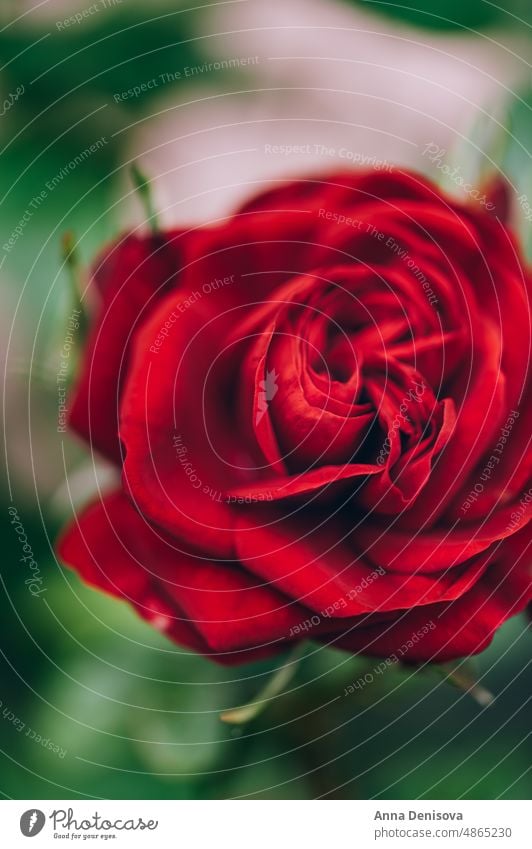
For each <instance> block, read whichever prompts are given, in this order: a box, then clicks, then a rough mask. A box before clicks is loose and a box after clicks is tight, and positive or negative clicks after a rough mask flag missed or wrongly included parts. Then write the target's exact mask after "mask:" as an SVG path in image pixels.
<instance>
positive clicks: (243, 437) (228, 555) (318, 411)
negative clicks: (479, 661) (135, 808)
mask: <svg viewBox="0 0 532 849" xmlns="http://www.w3.org/2000/svg"><path fill="white" fill-rule="evenodd" d="M503 201H504V198H502V199H501V198H499V200H498V201H497V204H495V205H494V209H493V210H492V211H491V212H488V211H487V210H486V209H485V208H483V207H481V206H480V205H475V204H474V203H472V204H469V205H463V204H459V203H457V202H456V201H455V200H452V199H450V198H448V197H445V196H444V195H443V194H442V193H441V192H440V190H439V189H438V188H437V187H436V186H434V185H432V184H431V183H429V182H428V181H427V180H425V179H424V178H422V177H420V176H418V175H416V174H413V173H406V172H402V171H399V170H395V171H393V172H392V173H382V172H381V173H379V172H349V173H343V174H331V175H327V176H324V177H322V178H316V177H314V178H309V179H301V180H298V181H294V182H286V181H279V182H278V184H276V185H274V186H273V187H272V188H271V189H269V190H268V191H266V192H263V193H262V194H260V195H258V196H257V197H255V198H253V199H252V200H250V201H249V202H248V203H247V204H245V205H244V206H242V207H241V208H240V209H238V210H237V211H236V212H235V213H234V214H233V215H232V216H230V217H229V218H228V219H226V220H224V221H222V222H220V223H219V224H218V225H216V226H215V227H208V228H207V227H205V228H201V227H200V228H196V229H191V230H181V231H169V232H163V233H161V234H159V235H152V236H149V237H142V236H137V235H128V236H126V237H124V238H123V239H122V240H120V241H119V242H117V243H116V244H114V245H112V246H111V247H109V248H107V250H106V251H105V253H104V254H103V255H102V257H101V258H100V260H99V261H98V263H97V264H96V267H95V270H94V274H93V284H94V287H95V290H96V291H97V294H98V298H99V304H98V309H97V314H96V315H95V320H94V325H93V328H92V333H91V336H90V338H89V341H88V344H87V350H86V355H85V358H84V362H83V366H82V370H81V373H80V375H79V378H78V382H77V387H76V391H75V394H74V397H73V399H72V404H71V410H72V412H71V424H72V426H73V428H74V429H75V430H76V431H77V432H78V433H79V434H80V435H81V436H83V437H84V438H85V439H86V440H87V442H88V443H89V445H90V446H91V448H93V449H94V450H96V451H99V452H101V453H103V454H104V455H106V456H107V457H109V458H110V459H112V460H113V462H115V463H116V464H118V465H119V466H120V468H121V470H122V486H121V488H120V489H119V490H118V491H117V492H115V493H113V494H111V495H109V496H107V497H106V498H104V499H102V500H100V501H98V502H96V503H93V504H91V505H90V506H88V507H87V508H86V509H85V511H84V512H83V513H82V514H81V515H80V516H77V517H75V518H74V520H73V521H72V523H71V525H70V526H69V527H68V528H67V529H66V530H65V531H64V533H63V535H62V537H61V539H60V541H59V543H58V552H59V556H60V557H61V559H62V560H63V561H64V562H65V563H67V564H68V565H69V566H71V567H72V568H74V569H75V570H77V572H78V573H79V574H80V575H81V577H82V578H83V579H84V580H86V581H87V582H88V583H90V584H91V585H93V586H95V587H98V588H100V589H102V590H104V591H105V592H108V593H111V594H112V595H114V596H117V597H118V598H122V599H124V600H126V601H128V602H129V603H130V604H131V605H133V607H134V608H135V609H136V610H137V611H138V613H139V615H140V616H142V617H143V618H144V619H146V620H147V621H148V622H150V623H151V624H152V625H153V626H154V627H155V628H158V629H159V630H161V631H163V632H164V633H166V634H167V635H168V636H169V637H170V638H171V639H173V640H174V641H175V642H176V643H178V644H180V645H183V646H184V647H186V648H189V649H192V650H195V651H198V652H201V653H203V654H205V655H208V656H210V657H213V658H215V659H217V660H218V661H220V662H223V663H243V662H247V661H248V660H249V661H250V660H253V659H256V658H260V657H262V656H264V655H268V654H271V653H274V652H278V651H280V650H282V649H284V648H286V647H287V646H288V645H289V644H290V643H292V642H294V641H300V640H303V639H315V640H318V641H321V642H323V643H326V644H332V645H335V646H337V647H341V648H344V649H346V650H347V651H351V652H354V653H365V654H372V655H377V656H390V655H394V654H398V656H399V655H400V656H401V657H403V658H405V659H407V660H410V661H412V662H421V661H429V662H430V661H434V662H441V661H443V660H449V659H452V658H456V657H460V656H464V655H469V654H474V653H476V652H480V651H482V650H483V649H484V648H485V647H486V645H487V644H488V643H489V641H490V640H491V638H492V637H493V634H494V633H495V631H496V630H497V628H498V627H499V626H500V625H501V624H502V623H503V622H504V621H505V620H506V619H507V618H508V617H510V616H512V615H515V614H517V613H519V612H520V611H521V610H523V609H524V608H525V607H526V606H527V605H528V604H529V603H530V600H531V599H532V569H531V560H532V558H531V555H530V543H531V542H532V524H531V522H530V520H531V519H532V451H531V445H530V438H531V433H532V396H531V386H532V378H531V374H530V345H531V339H532V334H531V311H530V296H531V291H532V287H531V276H530V269H529V268H528V267H527V265H526V263H525V261H524V260H523V259H522V257H521V255H520V252H519V248H518V246H517V245H516V243H515V241H514V238H513V236H512V234H511V232H510V231H509V230H508V229H507V227H506V224H505V223H504V219H505V217H506V216H505V215H503V212H504V211H505V203H504V202H503ZM499 211H500V214H499ZM405 646H406V647H407V649H406V650H405Z"/></svg>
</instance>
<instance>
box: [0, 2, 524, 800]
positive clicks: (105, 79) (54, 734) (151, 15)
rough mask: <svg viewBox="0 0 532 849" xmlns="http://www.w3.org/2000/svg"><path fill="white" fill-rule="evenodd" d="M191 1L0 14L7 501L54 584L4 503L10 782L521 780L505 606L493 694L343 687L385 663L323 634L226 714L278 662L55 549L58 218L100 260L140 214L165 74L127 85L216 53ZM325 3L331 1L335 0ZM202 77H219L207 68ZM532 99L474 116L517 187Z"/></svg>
mask: <svg viewBox="0 0 532 849" xmlns="http://www.w3.org/2000/svg"><path fill="white" fill-rule="evenodd" d="M87 5H88V4H87ZM192 5H193V4H190V3H189V4H185V3H178V4H176V3H168V4H165V3H159V4H155V5H154V6H153V7H150V9H149V12H148V11H147V9H146V4H144V3H134V2H129V3H128V2H126V0H124V2H123V3H121V4H117V5H116V8H109V9H108V10H106V12H105V14H103V13H102V14H98V15H94V16H93V19H91V20H90V21H88V20H87V21H85V22H84V23H82V24H79V25H75V26H71V27H70V28H69V29H68V30H67V31H59V30H58V29H57V27H56V25H55V23H56V21H58V20H61V19H64V18H66V17H67V16H68V15H69V14H72V13H73V12H75V11H76V9H77V8H83V5H82V4H75V3H74V4H73V3H67V4H57V5H56V6H54V4H53V3H49V4H48V5H47V6H46V8H45V9H41V10H40V11H39V12H37V11H32V10H31V5H30V4H28V5H27V6H24V4H21V3H19V2H17V3H16V4H12V7H11V4H9V3H6V4H4V5H3V6H2V12H1V13H0V15H1V18H0V84H1V86H2V92H3V97H4V98H6V100H5V101H4V107H3V108H4V112H3V115H2V117H1V121H0V133H1V139H0V143H1V153H0V156H1V164H2V167H1V168H0V192H1V202H0V215H1V222H2V234H3V241H4V240H6V239H7V238H9V235H10V234H11V233H12V231H13V229H14V227H15V226H16V225H17V223H18V222H19V221H20V220H21V219H22V218H23V216H24V215H25V213H26V212H27V210H28V209H31V216H30V220H29V221H28V222H27V223H26V224H25V225H24V228H23V235H22V236H21V237H20V239H19V240H18V241H17V243H16V245H15V247H14V248H13V250H11V251H9V252H8V253H5V252H3V253H2V257H3V259H2V265H1V266H0V269H1V278H0V286H1V288H0V297H1V304H2V315H1V317H0V322H1V323H0V326H1V328H2V357H3V363H4V364H5V382H4V399H5V404H4V427H5V434H6V440H5V448H6V453H7V460H6V459H4V461H3V462H2V466H3V473H4V476H5V485H4V487H3V492H2V499H3V507H2V512H3V514H4V517H5V518H7V508H8V506H9V504H10V503H14V504H15V506H16V508H17V510H18V512H19V514H20V517H21V521H22V523H23V525H24V529H25V532H26V534H27V536H28V539H29V541H30V543H31V546H32V549H33V552H34V556H35V559H36V561H37V562H38V564H39V567H40V569H41V572H42V575H43V580H44V586H45V588H46V591H45V592H44V593H43V594H42V595H41V596H40V597H35V598H34V597H32V596H31V594H30V593H29V592H28V589H27V586H25V585H24V582H23V579H22V576H21V574H22V573H21V570H22V567H21V564H20V560H19V558H20V554H21V552H20V547H19V543H18V541H17V539H16V536H15V534H14V532H13V529H12V528H11V527H10V526H9V524H8V522H6V528H5V531H4V532H3V535H2V587H1V605H2V615H1V621H2V627H1V637H0V640H1V658H0V663H1V675H0V681H1V685H0V700H1V703H2V704H1V707H0V750H1V757H2V770H1V776H2V778H1V780H0V791H1V792H2V794H3V795H4V796H5V797H13V798H26V799H39V798H42V799H46V798H86V797H102V798H139V799H142V798H154V799H166V798H169V799H174V798H176V799H181V798H183V799H188V798H229V797H235V796H243V795H245V796H251V797H254V798H294V799H305V798H315V797H317V796H322V795H323V796H330V797H333V798H371V797H374V796H375V797H379V798H399V799H408V798H415V797H420V798H429V799H430V798H444V799H445V798H449V799H453V798H462V797H463V798H473V799H474V798H493V797H496V796H499V795H501V796H502V798H519V799H522V798H529V797H530V793H531V791H532V778H531V775H530V762H531V759H530V753H531V747H530V738H529V735H530V730H531V726H530V708H529V697H530V692H531V682H532V673H531V670H530V668H529V658H530V648H531V641H530V635H529V634H528V633H527V631H526V627H525V622H524V619H522V618H519V619H516V620H513V621H511V622H509V623H507V625H506V626H505V627H504V628H503V629H502V630H501V632H500V633H499V634H498V635H497V637H496V639H495V641H494V643H493V645H492V646H491V648H490V649H489V650H488V652H486V653H485V654H484V655H483V656H482V657H481V658H480V660H479V670H480V674H481V676H482V683H483V685H484V686H486V687H487V688H488V689H489V690H490V691H492V692H493V693H494V694H495V695H496V699H495V702H494V703H493V704H492V705H491V706H490V707H489V708H482V707H480V706H479V705H478V704H477V703H476V702H475V701H474V700H473V699H472V698H471V697H470V696H469V695H465V694H463V693H462V692H460V691H459V690H456V689H454V688H453V687H451V686H449V684H448V683H447V682H446V681H444V680H442V678H441V677H440V676H439V675H438V674H437V672H436V671H434V670H429V671H421V672H418V673H417V674H414V671H413V670H397V669H394V670H391V671H390V672H389V673H387V674H386V675H383V676H378V678H377V679H376V681H375V683H374V684H373V685H372V686H370V687H367V688H365V689H364V690H363V691H362V692H359V693H358V694H356V695H351V696H346V697H344V696H343V690H344V687H346V686H347V685H348V684H349V683H350V682H352V681H354V680H356V679H357V678H358V677H359V676H360V675H361V674H364V672H365V671H366V670H371V669H373V668H374V666H375V662H374V661H371V660H364V659H362V658H352V657H349V656H347V655H345V654H343V653H340V652H336V651H333V650H325V649H320V650H319V651H315V652H311V654H310V655H309V656H308V657H307V658H305V659H304V660H303V662H302V663H301V665H300V668H299V669H298V672H297V674H296V676H295V678H294V679H293V681H292V682H291V684H290V685H289V688H288V692H287V693H286V694H285V695H282V696H280V697H279V698H278V699H276V700H275V703H274V704H273V705H272V706H271V708H270V709H269V710H267V711H265V712H264V713H263V714H262V715H261V716H259V717H257V719H256V720H254V721H253V722H251V723H250V724H249V725H248V726H246V727H245V728H242V729H236V730H234V729H231V728H230V727H228V726H226V725H224V724H223V723H221V722H220V720H219V713H220V711H222V710H224V709H227V708H229V707H232V706H234V705H238V704H241V703H242V702H243V701H245V700H246V699H249V698H251V697H253V696H254V695H255V693H256V692H257V691H258V690H259V689H260V687H261V686H262V685H263V684H264V683H265V682H266V680H267V679H268V676H269V674H270V671H271V669H272V664H269V663H262V664H257V665H255V666H253V667H251V668H250V667H245V668H244V669H229V670H228V669H225V668H221V667H218V666H216V665H213V664H211V663H209V662H207V661H206V660H203V659H201V658H197V657H195V656H191V655H188V654H186V653H184V652H182V651H180V650H179V649H178V648H177V647H174V646H173V645H171V644H170V643H168V642H167V641H166V640H165V639H164V638H163V637H161V636H160V635H159V634H157V633H155V632H154V631H153V630H151V629H150V628H148V627H147V626H145V625H144V624H143V623H142V622H140V621H139V620H138V619H137V618H136V617H135V616H134V615H133V613H132V612H130V611H129V609H128V608H127V607H126V606H125V605H123V604H120V603H118V602H116V601H113V600H111V599H108V598H106V597H104V596H102V595H100V594H98V593H96V592H93V591H92V590H90V589H88V588H86V587H85V586H83V585H82V584H81V583H80V581H79V580H78V579H77V577H76V576H75V575H72V574H70V573H68V572H66V571H65V570H63V569H62V568H61V567H60V566H59V565H58V564H57V562H56V560H55V558H54V556H53V551H52V545H53V540H54V538H55V536H56V533H57V531H58V529H59V527H60V525H61V524H62V522H63V520H64V517H65V516H66V515H68V512H69V510H68V499H67V496H66V494H65V491H64V484H63V480H64V475H65V470H67V471H68V472H69V474H72V475H73V480H78V481H79V483H78V487H79V489H80V490H81V496H83V495H84V492H83V490H84V486H85V481H86V480H88V479H90V474H89V475H88V477H87V473H86V464H87V460H86V453H85V451H84V449H83V448H82V447H81V446H79V445H78V444H76V443H75V441H74V440H73V439H67V440H66V441H65V442H64V445H63V444H62V440H61V438H60V436H59V435H58V434H57V432H56V420H55V419H56V412H55V410H56V387H55V383H54V381H55V374H54V365H53V364H54V362H56V358H57V351H58V345H59V344H60V340H61V338H62V337H63V336H64V327H65V323H66V320H67V318H68V313H69V309H70V294H69V289H68V282H67V276H66V274H65V273H64V270H62V269H61V263H62V260H61V253H60V237H61V234H62V233H63V232H64V231H65V230H73V231H74V232H75V233H76V234H77V235H78V236H79V239H80V249H81V255H82V257H83V259H84V261H88V260H89V258H90V257H92V256H93V254H94V252H95V251H96V250H97V249H98V248H99V247H100V246H101V245H102V244H103V243H104V242H105V241H106V240H108V239H109V238H111V237H113V236H114V235H116V233H117V232H119V230H120V228H121V227H123V226H125V225H126V224H129V223H131V221H132V220H136V219H138V217H139V214H140V211H139V209H138V204H137V201H136V199H134V198H132V197H130V196H128V192H129V188H128V182H127V169H128V150H129V146H130V144H131V138H132V135H133V134H134V133H135V125H136V122H137V121H138V120H140V119H141V118H144V117H145V116H146V115H150V111H151V110H155V109H156V108H157V106H158V102H159V101H158V98H160V97H161V96H162V93H161V91H160V90H158V89H155V90H147V91H145V92H144V93H143V94H142V95H141V96H139V97H136V98H131V99H129V100H127V101H126V102H124V103H117V102H115V100H114V97H113V95H114V94H115V93H116V92H120V91H124V90H127V89H128V88H129V87H130V86H132V85H134V84H136V83H137V82H138V81H139V80H148V79H150V78H153V77H156V76H158V75H159V74H161V73H165V72H168V70H171V69H172V68H182V67H184V66H186V65H198V64H201V63H202V62H204V61H209V60H210V59H212V57H213V55H214V53H213V47H214V44H213V39H212V38H211V37H210V33H212V32H216V29H215V28H212V26H211V24H210V23H209V19H208V18H207V19H206V17H205V10H204V9H202V8H200V4H198V7H197V8H195V9H192V10H190V7H191V6H192ZM284 5H285V6H286V5H287V3H285V4H284ZM289 5H290V4H289V3H288V6H289ZM274 6H275V4H274ZM322 7H323V15H324V20H327V15H328V13H329V11H328V4H327V2H325V0H324V2H323V3H322ZM333 7H334V13H335V14H336V12H337V10H338V9H339V8H340V7H341V8H342V14H350V13H351V11H352V12H353V14H356V13H357V12H358V11H359V10H360V9H363V11H364V12H365V13H366V14H371V15H374V26H375V27H376V28H378V27H379V23H380V22H381V21H385V20H386V21H387V22H388V23H390V21H391V22H392V24H393V25H395V23H397V24H398V25H399V24H400V25H401V26H404V25H408V24H413V25H415V26H416V27H417V28H418V30H417V32H418V33H420V34H421V35H419V36H418V37H423V33H424V32H425V31H426V33H427V34H428V33H430V32H432V31H433V30H435V29H436V30H444V31H445V32H449V31H451V32H452V33H453V35H458V34H460V33H464V32H466V29H467V28H473V29H474V30H481V31H483V32H484V33H488V34H489V35H490V37H492V36H493V37H495V38H497V37H499V34H500V33H502V32H504V33H508V32H509V33H510V34H511V35H512V34H513V35H515V36H516V37H517V38H519V39H523V38H524V39H525V40H528V41H527V43H528V48H530V44H532V39H530V35H529V29H528V24H527V23H526V22H525V21H523V20H520V18H526V19H527V20H528V21H529V20H530V19H531V17H532V15H531V10H530V3H528V2H525V1H524V0H515V2H507V3H505V4H504V7H502V8H500V7H497V6H496V5H494V4H492V3H488V2H483V0H470V2H467V3H465V2H449V0H446V2H443V0H442V2H440V0H435V1H434V2H430V3H429V2H421V0H418V2H416V3H412V2H407V0H405V2H403V3H401V4H396V3H385V2H374V1H373V0H370V2H361V3H358V4H351V6H350V5H349V4H347V3H346V4H345V5H342V4H340V3H339V4H335V3H334V4H333V3H331V4H330V9H331V13H332V10H333ZM187 8H188V9H189V11H183V10H184V9H187ZM273 11H274V9H273ZM26 12H27V14H26ZM44 12H46V14H44ZM516 16H517V17H516ZM17 18H18V19H17ZM427 37H428V36H427ZM468 37H470V36H468ZM473 37H475V36H474V35H473ZM480 37H481V36H480V35H479V36H478V38H480ZM528 56H529V57H530V52H529V54H528ZM249 73H250V74H251V77H250V79H249V82H250V85H251V84H252V83H253V76H252V75H253V71H250V72H249ZM287 73H288V74H289V73H290V71H289V69H287ZM427 73H429V74H430V67H429V68H428V69H427ZM203 82H204V85H206V86H207V88H208V86H209V84H210V81H209V79H208V78H206V79H205V80H204V81H203ZM186 84H187V83H186V82H180V81H176V82H175V83H173V84H172V90H171V92H170V91H169V90H168V89H167V88H165V91H164V93H163V94H164V97H165V98H168V97H172V96H173V95H175V96H176V97H179V96H180V91H179V89H180V86H184V85H186ZM241 84H242V80H241V78H240V77H239V78H238V79H237V78H235V77H234V75H233V76H232V75H231V73H230V72H228V73H227V74H226V75H224V76H223V77H220V76H218V77H217V80H216V86H217V88H218V89H220V87H221V88H222V89H223V88H224V87H225V86H227V87H228V88H229V89H230V88H231V86H233V87H238V85H241ZM289 84H290V80H289V78H287V85H289ZM21 89H23V92H22V93H21V94H20V96H19V97H18V99H16V100H15V101H13V94H14V93H15V92H16V91H17V90H19V91H21ZM529 103H530V99H529V95H528V93H527V92H526V91H524V90H523V92H521V93H520V94H519V95H515V94H514V95H513V96H510V95H509V99H508V103H507V105H506V108H505V109H506V111H505V112H504V115H505V119H504V120H505V123H506V126H507V127H511V128H512V136H509V135H508V134H507V135H504V136H503V138H502V141H501V138H499V137H497V138H495V139H492V135H493V134H492V132H491V131H490V134H488V136H486V137H484V136H482V133H483V132H484V130H483V128H482V126H481V127H477V128H476V130H475V132H477V133H480V134H481V139H480V144H481V145H483V149H484V150H487V149H488V147H489V149H490V150H493V151H494V155H497V156H498V158H499V160H504V169H505V171H506V173H508V174H510V175H511V176H512V178H513V179H514V180H515V182H516V185H522V186H523V187H524V188H523V189H522V190H523V191H526V185H527V181H528V184H530V181H531V176H530V175H531V174H532V169H531V168H530V164H529V161H528V160H529V159H530V155H529V152H528V146H527V145H529V144H530V142H529V139H530V130H531V129H532V121H531V119H530V106H529ZM101 137H104V138H105V140H106V141H105V144H104V145H103V146H102V147H101V148H100V149H99V150H98V151H97V152H95V153H94V154H93V155H91V156H90V157H89V158H87V159H86V161H84V162H83V163H82V164H81V165H79V166H78V167H76V168H75V170H73V171H72V172H71V173H69V174H68V176H67V177H66V178H65V179H63V180H61V181H60V183H59V184H58V185H57V187H56V188H54V189H53V191H47V196H46V202H45V203H43V204H42V206H39V207H38V208H34V207H33V206H32V201H33V200H34V198H35V197H36V196H38V194H39V193H40V192H41V191H42V190H43V187H46V183H47V182H48V181H50V180H51V179H52V178H53V177H54V176H55V175H57V174H58V173H60V172H61V170H62V169H64V167H65V164H66V163H68V162H70V161H71V160H73V159H74V158H75V157H76V156H77V155H78V154H79V153H80V151H82V150H84V149H85V148H86V147H87V146H89V145H91V144H93V143H94V142H95V141H96V140H97V139H98V138H101ZM468 162H469V168H470V170H471V173H473V175H474V176H478V175H479V174H481V173H483V167H482V163H479V161H478V160H477V159H476V158H475V157H474V156H473V157H471V156H469V157H468ZM530 196H532V192H531V193H530ZM521 228H522V225H521ZM528 228H530V225H528ZM523 235H524V230H523ZM63 451H64V452H65V453H63ZM63 463H64V465H63ZM92 486H93V488H94V482H92ZM39 738H40V739H39ZM48 741H50V746H51V747H55V748H57V749H59V751H57V752H56V751H54V750H53V748H47V744H48Z"/></svg>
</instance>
